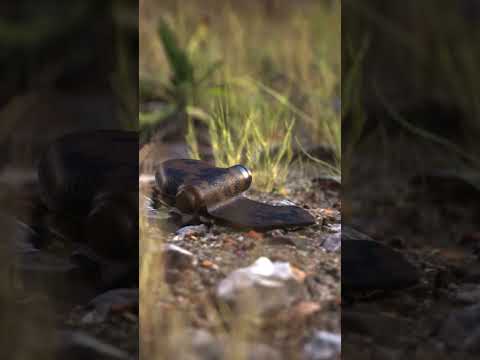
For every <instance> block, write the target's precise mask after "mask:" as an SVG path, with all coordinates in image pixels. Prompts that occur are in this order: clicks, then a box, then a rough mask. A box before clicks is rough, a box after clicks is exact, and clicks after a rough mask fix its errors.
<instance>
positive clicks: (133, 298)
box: [82, 289, 139, 324]
mask: <svg viewBox="0 0 480 360" xmlns="http://www.w3.org/2000/svg"><path fill="white" fill-rule="evenodd" d="M138 301H139V300H138V289H114V290H110V291H107V292H105V293H103V294H101V295H99V296H97V297H95V298H94V299H93V300H91V301H90V302H89V303H88V305H87V308H90V309H92V310H91V311H90V312H88V313H87V314H86V315H85V316H84V317H83V318H82V323H84V324H95V323H102V322H104V321H105V320H106V318H107V316H108V315H109V314H110V312H111V311H112V309H114V308H131V309H134V308H136V309H138Z"/></svg>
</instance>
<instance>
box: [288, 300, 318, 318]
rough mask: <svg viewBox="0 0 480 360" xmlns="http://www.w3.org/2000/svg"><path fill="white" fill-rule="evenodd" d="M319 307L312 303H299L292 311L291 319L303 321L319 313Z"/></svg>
mask: <svg viewBox="0 0 480 360" xmlns="http://www.w3.org/2000/svg"><path fill="white" fill-rule="evenodd" d="M320 309H321V306H320V304H319V303H317V302H314V301H300V302H299V303H298V304H297V305H295V306H294V307H293V309H292V317H293V318H295V319H304V318H307V317H309V316H311V315H313V314H315V313H317V312H318V311H320Z"/></svg>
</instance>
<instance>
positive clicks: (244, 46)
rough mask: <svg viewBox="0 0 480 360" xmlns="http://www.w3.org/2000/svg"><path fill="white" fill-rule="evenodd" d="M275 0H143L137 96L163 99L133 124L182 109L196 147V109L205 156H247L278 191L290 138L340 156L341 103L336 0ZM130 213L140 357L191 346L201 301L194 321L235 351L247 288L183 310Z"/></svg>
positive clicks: (258, 183)
mask: <svg viewBox="0 0 480 360" xmlns="http://www.w3.org/2000/svg"><path fill="white" fill-rule="evenodd" d="M281 3H282V7H281V8H280V9H277V10H275V11H274V13H273V15H272V16H268V15H267V13H266V12H265V9H264V2H263V1H258V2H248V4H244V3H240V2H234V1H212V0H205V1H202V2H198V1H193V0H191V1H181V2H175V1H168V0H165V1H162V2H158V1H157V2H156V1H153V0H150V1H144V2H143V3H142V6H141V9H140V11H141V13H140V80H141V82H140V100H141V101H146V100H151V99H157V100H158V99H159V100H160V101H162V102H163V104H164V106H162V108H161V110H158V111H156V112H154V113H140V127H141V129H142V128H143V129H149V128H151V127H152V126H154V125H156V124H157V125H158V124H161V121H163V120H164V119H165V118H166V117H167V116H168V115H171V114H173V113H175V112H184V113H186V114H187V115H188V116H189V117H190V119H189V126H188V133H187V134H186V141H187V143H188V145H189V147H190V153H191V156H192V157H193V158H199V157H200V155H201V154H200V153H199V149H200V147H199V144H197V137H196V134H195V127H194V126H193V121H192V119H193V118H195V119H199V120H200V121H202V122H204V123H205V124H206V125H207V126H208V132H209V135H210V141H211V145H212V148H213V155H214V158H215V162H216V164H217V165H218V166H232V165H234V164H237V163H242V164H244V165H246V166H247V167H249V168H250V169H251V170H252V172H253V173H254V184H253V185H254V187H255V188H257V189H259V190H263V191H282V189H283V188H284V186H285V183H286V180H287V175H288V173H289V169H290V168H291V161H292V155H293V151H294V150H295V149H296V148H298V144H297V143H300V145H301V147H303V150H304V151H305V152H307V153H308V151H309V148H308V145H309V144H319V143H323V144H328V145H329V146H331V148H332V149H334V152H335V154H336V163H335V164H334V165H333V168H332V165H328V164H324V163H322V162H321V161H320V160H319V159H313V163H314V164H315V166H317V167H318V168H319V170H320V171H329V172H335V173H337V174H338V173H340V163H341V150H340V145H341V141H340V128H341V121H340V112H339V111H336V110H335V109H334V106H333V103H334V102H335V101H336V100H338V99H339V98H340V92H341V91H340V80H341V77H340V68H341V65H340V10H341V9H340V1H337V2H335V4H334V5H333V6H332V7H327V6H322V5H320V4H319V2H316V1H305V2H304V3H303V2H302V4H303V5H302V6H298V5H297V4H294V3H293V2H288V1H282V2H281ZM206 10H207V11H209V12H210V13H209V14H208V13H206ZM268 14H269V15H271V14H270V13H268ZM159 24H162V25H161V29H160V28H159V26H160V25H159ZM140 218H141V220H140V237H141V239H140V244H141V249H142V250H141V254H142V255H141V262H140V263H141V268H140V291H141V296H140V324H141V329H140V334H141V336H140V339H141V344H140V346H141V349H142V358H148V359H171V358H179V357H181V355H186V354H190V353H191V349H189V348H188V346H186V344H188V343H189V341H188V339H187V338H186V337H187V336H188V334H187V333H186V329H188V328H192V319H195V318H196V317H198V313H201V314H202V318H203V319H204V325H203V326H202V327H203V328H206V329H207V330H208V331H209V332H210V333H212V334H214V335H217V336H221V337H224V338H225V340H226V341H227V350H228V354H227V356H228V358H229V359H235V360H237V359H238V360H240V359H246V358H247V352H246V350H247V349H245V343H249V342H251V341H253V340H257V341H258V336H256V334H257V333H258V332H259V331H260V329H261V327H262V323H261V321H259V319H258V317H257V315H256V310H255V304H254V303H253V300H252V299H247V300H249V301H245V303H244V308H243V309H242V311H240V312H236V313H233V312H231V311H230V310H229V309H228V308H225V307H222V306H220V307H218V306H216V305H215V304H214V303H213V302H212V301H211V299H198V302H197V306H198V309H195V312H196V314H195V315H192V314H191V309H186V308H184V307H183V305H182V304H178V303H176V302H175V298H176V297H175V296H173V294H172V290H171V288H170V287H169V286H167V285H166V284H165V281H164V273H163V259H162V256H161V253H160V252H159V251H158V250H155V249H159V248H160V247H161V244H162V243H163V241H164V240H163V237H162V236H161V235H160V236H159V234H158V228H157V227H153V228H152V226H151V225H149V224H148V223H147V222H146V221H144V220H145V219H144V218H143V217H142V216H140Z"/></svg>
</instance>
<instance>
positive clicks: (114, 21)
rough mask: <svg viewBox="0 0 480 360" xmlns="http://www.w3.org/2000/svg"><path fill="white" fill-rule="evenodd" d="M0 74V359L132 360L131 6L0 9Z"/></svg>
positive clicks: (26, 4)
mask: <svg viewBox="0 0 480 360" xmlns="http://www.w3.org/2000/svg"><path fill="white" fill-rule="evenodd" d="M0 74H1V81H0V233H1V239H0V309H1V321H0V347H1V349H2V358H4V359H67V358H68V359H86V358H91V359H100V358H102V359H110V358H111V359H124V358H125V359H126V358H129V359H131V358H135V357H136V354H137V353H138V331H137V329H138V321H137V320H136V319H138V316H137V310H138V225H137V224H138V203H137V197H138V155H137V152H138V136H137V135H138V118H137V117H138V115H137V114H138V96H137V95H138V2H137V1H136V0H135V1H132V0H107V1H95V0H72V1H55V0H46V1H42V2H37V1H31V0H19V1H3V2H1V3H0ZM112 309H122V310H120V312H119V313H118V312H117V313H114V312H112V311H111V310H112ZM119 314H120V315H119ZM125 315H127V316H126V317H125ZM127 318H128V319H129V320H126V319H127Z"/></svg>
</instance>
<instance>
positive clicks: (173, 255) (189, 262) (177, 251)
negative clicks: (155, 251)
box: [163, 244, 196, 270]
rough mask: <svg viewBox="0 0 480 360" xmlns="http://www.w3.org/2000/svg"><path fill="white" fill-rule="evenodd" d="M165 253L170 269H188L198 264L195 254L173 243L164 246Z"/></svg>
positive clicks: (167, 265) (166, 262)
mask: <svg viewBox="0 0 480 360" xmlns="http://www.w3.org/2000/svg"><path fill="white" fill-rule="evenodd" d="M163 251H164V252H163V254H164V256H165V264H166V267H167V269H168V270H172V269H176V270H181V269H186V268H189V267H191V266H194V265H195V264H196V259H195V256H194V255H193V254H192V253H191V252H190V251H188V250H185V249H183V248H181V247H180V246H176V245H173V244H167V245H165V246H164V250H163Z"/></svg>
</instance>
